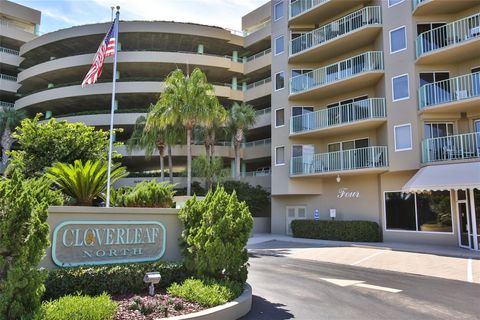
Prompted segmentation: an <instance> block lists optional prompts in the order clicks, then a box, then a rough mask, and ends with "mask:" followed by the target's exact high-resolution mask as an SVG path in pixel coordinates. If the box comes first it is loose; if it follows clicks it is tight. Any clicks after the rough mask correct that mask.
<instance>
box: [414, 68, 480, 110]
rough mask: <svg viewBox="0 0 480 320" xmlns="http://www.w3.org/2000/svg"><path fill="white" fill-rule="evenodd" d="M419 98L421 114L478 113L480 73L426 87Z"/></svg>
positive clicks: (421, 88)
mask: <svg viewBox="0 0 480 320" xmlns="http://www.w3.org/2000/svg"><path fill="white" fill-rule="evenodd" d="M418 97H419V110H420V111H421V112H431V113H433V112H469V111H470V112H472V111H475V110H477V111H478V103H479V101H480V72H476V73H471V74H467V75H462V76H459V77H455V78H450V79H447V80H443V81H437V82H433V83H429V84H427V85H424V86H422V87H420V89H419V91H418Z"/></svg>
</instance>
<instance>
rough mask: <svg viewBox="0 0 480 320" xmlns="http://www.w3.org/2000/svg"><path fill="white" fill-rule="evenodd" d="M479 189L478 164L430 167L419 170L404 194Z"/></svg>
mask: <svg viewBox="0 0 480 320" xmlns="http://www.w3.org/2000/svg"><path fill="white" fill-rule="evenodd" d="M473 188H476V189H480V162H467V163H453V164H443V165H432V166H427V167H423V168H421V169H420V170H419V171H418V172H417V173H416V174H415V175H414V176H413V177H412V178H411V179H410V180H409V181H408V182H407V183H406V184H405V185H404V186H403V189H402V191H404V192H423V191H441V190H459V189H473Z"/></svg>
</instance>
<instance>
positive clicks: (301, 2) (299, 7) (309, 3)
mask: <svg viewBox="0 0 480 320" xmlns="http://www.w3.org/2000/svg"><path fill="white" fill-rule="evenodd" d="M327 1H329V0H295V1H293V2H292V3H290V8H289V10H288V13H289V18H290V19H292V18H294V17H296V16H298V15H300V14H302V13H304V12H306V11H309V10H311V9H313V8H314V7H316V6H318V5H321V4H322V3H324V2H327Z"/></svg>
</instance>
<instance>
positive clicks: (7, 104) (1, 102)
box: [0, 101, 15, 108]
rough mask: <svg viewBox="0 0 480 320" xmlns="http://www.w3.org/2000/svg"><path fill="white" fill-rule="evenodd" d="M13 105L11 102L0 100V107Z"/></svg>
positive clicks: (11, 106)
mask: <svg viewBox="0 0 480 320" xmlns="http://www.w3.org/2000/svg"><path fill="white" fill-rule="evenodd" d="M14 106H15V105H14V104H13V103H11V102H5V101H0V107H2V108H3V107H5V108H13V107H14Z"/></svg>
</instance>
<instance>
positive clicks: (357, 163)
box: [290, 146, 388, 176]
mask: <svg viewBox="0 0 480 320" xmlns="http://www.w3.org/2000/svg"><path fill="white" fill-rule="evenodd" d="M387 157H388V150H387V147H384V146H374V147H366V148H359V149H351V150H345V151H337V152H327V153H319V154H313V155H307V156H302V157H293V158H292V159H291V162H290V175H291V176H307V175H335V174H339V173H345V172H350V173H362V172H363V173H378V172H382V171H385V170H386V168H387V167H388V159H387Z"/></svg>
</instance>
